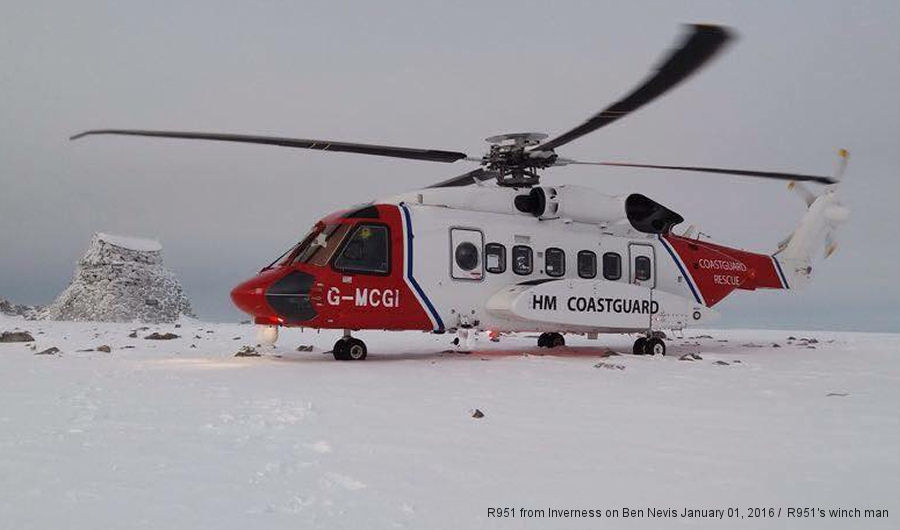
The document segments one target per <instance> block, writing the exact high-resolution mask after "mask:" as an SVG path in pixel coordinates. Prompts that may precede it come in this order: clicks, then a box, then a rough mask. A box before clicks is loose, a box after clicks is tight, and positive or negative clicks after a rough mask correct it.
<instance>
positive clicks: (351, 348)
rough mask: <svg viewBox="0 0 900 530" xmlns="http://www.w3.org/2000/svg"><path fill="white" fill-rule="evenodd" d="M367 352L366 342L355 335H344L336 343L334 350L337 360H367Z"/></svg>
mask: <svg viewBox="0 0 900 530" xmlns="http://www.w3.org/2000/svg"><path fill="white" fill-rule="evenodd" d="M367 353H368V349H367V348H366V343H365V342H363V341H361V340H359V339H354V338H353V337H344V338H342V339H340V340H338V341H337V342H335V343H334V349H333V350H332V354H333V355H334V358H335V360H337V361H362V360H365V358H366V354H367Z"/></svg>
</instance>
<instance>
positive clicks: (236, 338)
mask: <svg viewBox="0 0 900 530" xmlns="http://www.w3.org/2000/svg"><path fill="white" fill-rule="evenodd" d="M231 340H241V338H240V337H234V338H233V339H231Z"/></svg>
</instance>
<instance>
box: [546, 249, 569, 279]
mask: <svg viewBox="0 0 900 530" xmlns="http://www.w3.org/2000/svg"><path fill="white" fill-rule="evenodd" d="M544 272H545V273H547V276H552V277H554V278H559V277H560V276H563V275H565V274H566V253H565V252H564V251H563V249H561V248H548V249H547V250H545V251H544Z"/></svg>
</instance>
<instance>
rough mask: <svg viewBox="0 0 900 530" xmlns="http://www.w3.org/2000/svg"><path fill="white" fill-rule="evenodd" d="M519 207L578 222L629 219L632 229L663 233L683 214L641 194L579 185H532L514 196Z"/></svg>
mask: <svg viewBox="0 0 900 530" xmlns="http://www.w3.org/2000/svg"><path fill="white" fill-rule="evenodd" d="M514 204H515V207H516V209H517V210H518V211H520V212H524V213H529V214H531V215H533V216H535V217H537V218H538V219H570V220H572V221H575V222H579V223H590V224H598V225H609V224H613V223H617V222H621V221H624V220H628V222H629V223H631V226H632V227H634V229H635V230H638V231H640V232H645V233H649V234H664V233H667V232H668V231H669V230H671V229H672V227H673V226H675V225H676V224H678V223H681V222H682V221H684V218H683V217H681V216H680V215H678V214H677V213H675V212H673V211H672V210H670V209H668V208H666V207H665V206H663V205H661V204H659V203H658V202H656V201H654V200H652V199H650V198H649V197H646V196H644V195H641V194H639V193H632V194H631V195H628V196H627V197H623V196H613V195H606V194H603V193H600V192H598V191H596V190H594V189H592V188H585V187H581V186H535V187H533V188H531V190H530V191H529V192H528V193H523V194H520V195H517V196H516V197H515V199H514Z"/></svg>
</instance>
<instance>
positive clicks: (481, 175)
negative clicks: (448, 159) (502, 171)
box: [428, 167, 497, 188]
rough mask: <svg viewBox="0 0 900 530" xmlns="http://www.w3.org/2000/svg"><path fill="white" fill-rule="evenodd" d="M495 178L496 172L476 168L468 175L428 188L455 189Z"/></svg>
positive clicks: (464, 174)
mask: <svg viewBox="0 0 900 530" xmlns="http://www.w3.org/2000/svg"><path fill="white" fill-rule="evenodd" d="M494 178H497V172H496V171H491V170H488V169H484V168H481V167H480V168H478V169H476V170H473V171H469V172H468V173H463V174H462V175H459V176H456V177H453V178H451V179H447V180H443V181H441V182H438V183H437V184H432V185H431V186H428V187H429V188H455V187H459V186H468V185H469V184H475V182H482V181H485V180H491V179H494Z"/></svg>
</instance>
